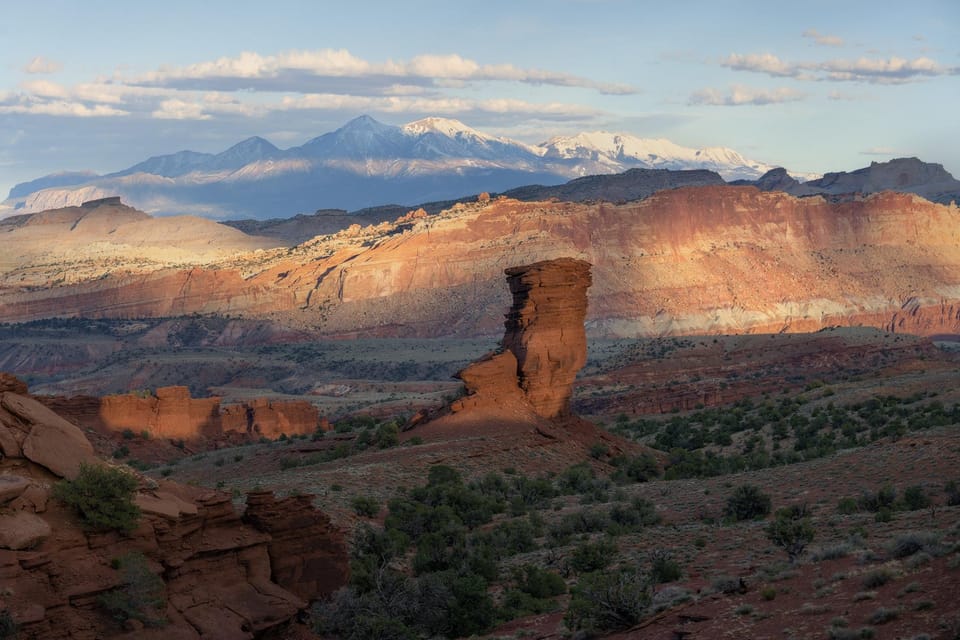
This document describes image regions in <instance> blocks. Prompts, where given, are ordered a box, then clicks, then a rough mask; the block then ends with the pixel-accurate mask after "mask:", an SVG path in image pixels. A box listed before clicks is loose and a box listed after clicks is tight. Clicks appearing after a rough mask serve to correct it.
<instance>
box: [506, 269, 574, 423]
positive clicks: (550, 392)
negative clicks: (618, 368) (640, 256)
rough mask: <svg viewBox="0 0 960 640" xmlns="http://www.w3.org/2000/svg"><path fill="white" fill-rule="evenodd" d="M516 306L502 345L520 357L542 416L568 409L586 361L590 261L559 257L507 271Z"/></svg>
mask: <svg viewBox="0 0 960 640" xmlns="http://www.w3.org/2000/svg"><path fill="white" fill-rule="evenodd" d="M506 274H507V282H508V283H509V284H510V293H512V294H513V306H512V307H511V308H510V311H509V313H507V319H506V322H505V323H504V324H505V325H506V332H505V333H504V336H503V348H504V349H506V350H509V351H510V352H512V353H513V355H514V356H515V357H516V359H517V377H518V379H519V383H520V388H521V389H523V392H524V395H525V396H526V398H527V401H528V402H529V403H530V404H531V405H533V407H534V410H536V412H537V414H538V415H541V416H543V417H544V418H555V417H557V416H560V415H562V414H565V413H567V412H568V411H569V405H570V395H571V393H572V386H573V379H574V378H575V377H576V375H577V372H578V371H580V369H581V367H583V365H584V364H586V362H587V334H586V332H585V330H584V327H583V322H584V319H585V318H586V316H587V289H588V288H589V287H590V283H591V278H590V263H588V262H584V261H583V260H574V259H572V258H559V259H557V260H548V261H544V262H537V263H535V264H531V265H527V266H523V267H513V268H511V269H507V270H506Z"/></svg>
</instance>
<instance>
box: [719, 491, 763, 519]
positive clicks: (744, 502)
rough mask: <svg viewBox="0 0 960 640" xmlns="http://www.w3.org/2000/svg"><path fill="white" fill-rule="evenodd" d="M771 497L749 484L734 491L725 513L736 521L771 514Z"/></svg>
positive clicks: (728, 500)
mask: <svg viewBox="0 0 960 640" xmlns="http://www.w3.org/2000/svg"><path fill="white" fill-rule="evenodd" d="M770 505H771V503H770V496H768V495H767V494H765V493H763V492H762V491H760V489H758V488H757V487H755V486H753V485H749V484H745V485H741V486H739V487H737V488H736V489H734V491H733V494H732V495H731V496H730V497H729V498H728V499H727V506H726V509H725V510H724V513H725V514H726V515H727V516H729V517H731V518H733V519H734V520H737V521H738V522H739V521H742V520H753V519H754V518H762V517H763V516H765V515H767V514H768V513H770Z"/></svg>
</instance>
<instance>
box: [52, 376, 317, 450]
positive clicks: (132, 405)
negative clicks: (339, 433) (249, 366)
mask: <svg viewBox="0 0 960 640" xmlns="http://www.w3.org/2000/svg"><path fill="white" fill-rule="evenodd" d="M59 404H64V403H63V402H60V403H59ZM75 417H76V419H78V420H80V421H81V422H83V421H85V420H86V421H90V422H96V423H99V424H102V425H103V426H104V427H106V428H107V429H109V430H113V431H123V430H125V429H131V430H133V431H134V432H136V433H140V432H141V431H143V430H146V431H147V432H149V433H150V435H152V436H157V437H162V438H170V439H183V440H196V439H198V438H205V439H216V438H219V437H220V436H223V435H226V434H230V433H235V434H241V435H245V436H247V437H249V438H253V439H256V438H260V437H266V438H271V439H276V438H278V437H280V435H282V434H286V435H288V436H293V435H309V434H312V433H314V432H315V431H316V430H317V428H320V429H323V430H328V429H329V428H330V425H329V423H328V422H327V421H326V420H325V419H321V417H320V412H319V410H318V409H317V408H316V407H315V406H314V405H312V404H310V403H309V402H307V401H305V400H270V399H267V398H254V399H252V400H249V401H246V402H242V403H239V404H231V405H223V406H221V404H220V398H217V397H213V398H191V397H190V390H189V389H188V388H187V387H161V388H159V389H157V392H156V395H151V396H146V397H144V396H140V395H135V394H124V395H114V396H105V397H104V398H102V399H101V400H100V403H99V409H98V412H97V416H96V419H95V420H94V419H91V418H90V417H86V418H84V417H83V416H79V415H77V416H75ZM92 426H94V425H92Z"/></svg>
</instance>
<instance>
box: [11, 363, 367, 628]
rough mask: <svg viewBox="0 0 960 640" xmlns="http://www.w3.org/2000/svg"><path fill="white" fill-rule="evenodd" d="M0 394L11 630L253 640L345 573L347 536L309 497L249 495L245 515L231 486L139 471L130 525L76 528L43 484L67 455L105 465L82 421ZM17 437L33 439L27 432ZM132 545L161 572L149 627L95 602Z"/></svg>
mask: <svg viewBox="0 0 960 640" xmlns="http://www.w3.org/2000/svg"><path fill="white" fill-rule="evenodd" d="M8 382H9V380H8V379H7V378H4V379H3V383H4V388H8V387H10V386H13V385H11V384H8ZM16 388H17V389H20V386H19V385H16ZM0 405H2V409H0V432H2V433H3V434H5V436H8V437H6V438H5V439H4V441H3V457H2V459H0V610H2V611H5V612H7V613H9V614H10V616H11V617H12V619H13V621H14V622H15V623H16V624H17V625H18V627H19V635H18V637H20V638H23V639H28V640H41V639H51V640H52V639H57V640H93V639H95V638H114V637H116V638H131V639H132V638H137V639H141V638H145V639H156V640H160V639H167V638H175V639H178V640H180V639H182V640H194V639H196V640H199V639H200V638H254V637H257V636H259V635H261V634H262V633H263V632H265V631H267V630H269V629H271V628H274V627H277V626H278V625H281V624H284V623H286V622H288V621H290V620H291V619H292V618H293V617H294V616H295V615H296V614H297V613H298V612H299V611H301V610H302V609H303V608H304V607H305V606H306V604H307V601H309V600H312V599H315V598H318V597H320V596H322V595H326V594H327V593H329V592H331V591H332V590H334V589H336V588H338V587H339V586H342V585H343V584H344V583H345V582H346V580H347V577H348V556H347V551H346V542H345V538H344V535H343V533H342V532H341V531H340V530H339V529H337V528H335V527H333V526H331V524H330V521H329V519H328V518H327V517H326V516H325V515H324V514H322V513H320V512H319V511H317V510H316V509H315V508H314V507H313V506H312V504H311V500H310V498H309V497H299V498H296V499H293V498H287V499H284V500H275V499H274V498H273V497H272V496H270V495H269V494H263V493H257V494H253V495H252V496H251V500H252V504H253V505H254V506H253V509H252V515H251V517H250V518H247V519H246V520H245V521H244V520H242V519H241V515H240V514H239V513H238V512H237V511H236V510H235V509H234V506H233V504H232V502H231V499H230V496H229V495H227V494H224V493H221V492H216V491H210V490H206V489H200V488H195V487H186V486H182V485H178V484H176V483H173V482H168V481H161V482H159V483H157V482H154V481H152V480H150V479H148V478H144V477H140V476H138V478H139V488H138V489H137V491H136V494H135V496H134V501H135V502H136V504H137V505H138V506H139V507H140V510H141V517H140V519H139V522H138V526H137V527H136V529H135V530H133V531H132V532H131V533H130V534H128V535H121V534H119V533H116V532H106V533H103V532H101V533H95V532H90V531H85V530H83V529H81V528H80V526H79V524H78V521H77V518H76V515H75V514H74V513H73V512H71V511H70V510H69V509H68V508H67V507H66V506H65V505H63V504H61V503H60V502H59V501H57V500H55V499H53V498H52V496H51V486H52V484H53V483H54V482H55V481H56V480H57V479H58V476H63V475H68V474H70V473H72V469H73V463H74V462H77V463H79V462H86V463H96V464H106V463H104V462H102V461H98V460H96V459H95V458H93V456H92V455H91V454H89V452H90V451H91V448H90V444H89V442H87V441H86V439H85V438H84V436H83V434H82V432H80V430H79V429H77V428H76V427H73V425H70V424H69V423H66V421H63V420H62V418H59V417H58V416H56V414H53V413H52V412H51V411H50V410H49V409H47V408H46V407H44V406H43V405H40V404H39V403H37V402H36V401H35V400H34V399H33V398H30V397H29V396H21V395H19V394H17V393H14V392H11V391H4V392H2V395H0ZM61 421H62V422H61ZM65 425H66V426H65ZM67 427H69V428H67ZM20 433H26V434H27V435H26V436H24V437H23V438H21V436H19V435H18V434H20ZM27 437H32V438H33V439H34V445H32V446H27V445H26V444H24V443H26V442H27V440H26V438H27ZM11 440H12V441H13V442H14V443H16V444H17V445H18V448H14V447H13V446H12V445H11V442H10V441H11ZM71 452H72V456H73V457H70V456H71ZM129 472H130V473H133V472H132V471H129ZM131 555H133V556H136V557H138V558H141V562H142V564H143V569H142V570H143V571H145V572H146V573H148V574H152V575H153V576H157V577H159V578H160V580H162V584H163V589H162V598H160V600H161V602H159V603H157V604H156V605H155V609H156V610H155V611H154V613H155V614H156V616H155V617H154V618H153V619H152V621H151V620H148V621H147V622H148V624H147V626H144V622H142V621H140V620H138V619H136V616H134V618H132V619H129V620H127V621H126V622H123V623H120V622H118V621H117V619H116V618H115V617H114V616H113V615H111V614H110V612H109V611H107V610H106V609H105V608H104V607H103V604H102V596H104V595H105V594H108V593H110V592H112V591H114V590H118V589H119V590H124V589H127V586H125V585H127V584H128V583H127V582H125V580H127V579H128V578H127V577H126V576H125V575H124V574H123V571H122V570H119V569H118V568H117V567H118V559H123V558H130V557H131ZM119 564H120V565H122V563H119ZM121 568H122V566H121ZM141 577H144V576H141ZM129 593H131V594H133V596H134V597H136V595H137V592H135V591H130V592H129ZM141 596H142V594H141ZM143 604H144V603H143V602H142V601H135V605H136V606H142V605H143ZM151 606H154V605H151Z"/></svg>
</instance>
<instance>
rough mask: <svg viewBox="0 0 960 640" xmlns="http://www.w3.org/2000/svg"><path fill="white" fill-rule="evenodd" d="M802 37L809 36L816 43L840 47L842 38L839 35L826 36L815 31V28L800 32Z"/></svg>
mask: <svg viewBox="0 0 960 640" xmlns="http://www.w3.org/2000/svg"><path fill="white" fill-rule="evenodd" d="M801 35H802V36H803V37H804V38H810V39H812V40H813V41H814V42H816V43H817V44H821V45H823V46H825V47H842V46H843V38H841V37H840V36H828V35H826V34H823V33H819V32H817V30H816V29H807V30H806V31H804V32H803V33H802V34H801Z"/></svg>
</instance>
